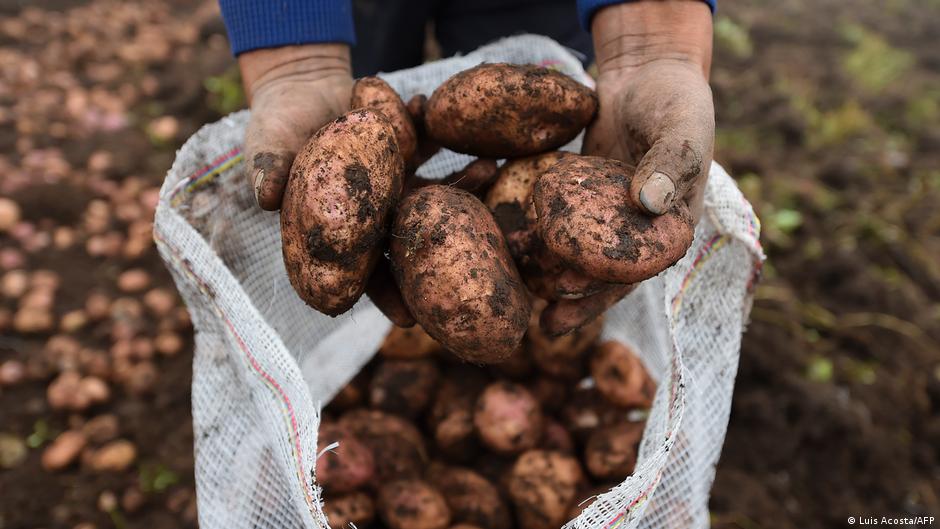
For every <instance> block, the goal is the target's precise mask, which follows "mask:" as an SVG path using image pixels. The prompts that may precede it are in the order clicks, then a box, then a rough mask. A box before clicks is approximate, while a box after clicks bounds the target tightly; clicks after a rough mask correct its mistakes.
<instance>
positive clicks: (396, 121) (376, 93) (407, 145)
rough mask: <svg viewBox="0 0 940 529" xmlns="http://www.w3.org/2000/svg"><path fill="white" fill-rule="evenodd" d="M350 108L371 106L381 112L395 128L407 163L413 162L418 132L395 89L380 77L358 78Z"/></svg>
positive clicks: (400, 148)
mask: <svg viewBox="0 0 940 529" xmlns="http://www.w3.org/2000/svg"><path fill="white" fill-rule="evenodd" d="M350 108H353V109H356V108H370V109H372V110H376V111H378V112H381V113H382V115H384V116H385V117H386V119H388V121H389V123H391V124H392V128H393V129H395V139H396V141H398V149H399V150H400V151H401V157H402V159H403V160H405V163H411V161H412V159H413V158H414V156H415V151H416V150H417V148H418V133H417V131H416V130H415V125H414V123H413V122H412V120H411V114H410V113H409V112H408V108H407V107H406V106H405V102H404V101H402V100H401V97H399V95H398V93H397V92H395V89H394V88H392V87H391V86H389V85H388V83H386V82H385V81H383V80H382V79H379V78H378V77H363V78H362V79H358V80H356V84H354V85H353V89H352V101H351V105H350Z"/></svg>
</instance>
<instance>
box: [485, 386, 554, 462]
mask: <svg viewBox="0 0 940 529" xmlns="http://www.w3.org/2000/svg"><path fill="white" fill-rule="evenodd" d="M543 422H544V417H543V416H542V409H541V407H539V403H538V401H537V400H535V397H533V396H532V394H531V393H529V390H527V389H526V388H525V387H523V386H520V385H518V384H513V383H511V382H506V381H501V382H494V383H493V384H490V385H489V386H487V388H486V389H485V390H483V393H482V394H480V398H479V399H477V404H476V408H475V409H474V413H473V424H474V426H476V429H477V434H478V435H479V436H480V440H481V441H482V442H483V444H484V445H486V446H487V447H488V448H489V449H490V450H493V451H495V452H499V453H503V454H512V453H517V452H521V451H523V450H527V449H529V448H532V447H534V446H535V444H536V443H538V441H539V438H540V437H541V436H542V426H543Z"/></svg>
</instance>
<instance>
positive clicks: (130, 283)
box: [117, 268, 150, 294]
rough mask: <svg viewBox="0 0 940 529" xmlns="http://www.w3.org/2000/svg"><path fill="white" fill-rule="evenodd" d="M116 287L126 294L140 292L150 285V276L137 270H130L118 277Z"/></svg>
mask: <svg viewBox="0 0 940 529" xmlns="http://www.w3.org/2000/svg"><path fill="white" fill-rule="evenodd" d="M117 285H118V288H119V289H121V291H122V292H127V293H128V294H132V293H135V292H140V291H142V290H144V289H145V288H147V287H148V286H149V285H150V274H148V273H147V272H146V271H144V270H141V269H139V268H135V269H131V270H128V271H126V272H124V273H122V274H121V275H120V276H118V280H117Z"/></svg>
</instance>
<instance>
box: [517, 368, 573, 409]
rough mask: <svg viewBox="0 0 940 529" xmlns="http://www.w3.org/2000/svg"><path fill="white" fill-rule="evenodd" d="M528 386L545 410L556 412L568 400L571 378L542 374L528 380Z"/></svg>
mask: <svg viewBox="0 0 940 529" xmlns="http://www.w3.org/2000/svg"><path fill="white" fill-rule="evenodd" d="M526 387H527V388H528V389H529V391H530V392H531V393H532V395H533V396H535V400H537V401H539V404H541V405H542V409H543V410H545V411H547V412H551V413H554V412H556V411H558V410H559V409H561V407H562V406H564V405H565V403H566V402H568V395H569V394H570V390H571V380H565V379H561V378H554V377H550V376H545V375H542V376H537V377H533V378H530V379H528V380H526Z"/></svg>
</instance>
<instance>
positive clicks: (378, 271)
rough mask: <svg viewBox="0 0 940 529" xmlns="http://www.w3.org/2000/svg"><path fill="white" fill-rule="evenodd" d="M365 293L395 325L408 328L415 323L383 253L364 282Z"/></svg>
mask: <svg viewBox="0 0 940 529" xmlns="http://www.w3.org/2000/svg"><path fill="white" fill-rule="evenodd" d="M366 295H367V296H369V299H371V300H372V303H374V304H375V306H376V307H378V309H379V310H380V311H382V314H385V317H386V318H388V319H389V320H391V322H392V323H394V324H395V326H396V327H404V328H408V327H412V326H413V325H414V324H415V317H414V316H412V315H411V311H410V310H408V307H407V306H405V300H404V299H402V297H401V292H400V291H399V290H398V285H397V284H396V283H395V277H394V276H392V264H391V263H390V262H389V260H388V259H386V258H385V256H383V255H380V256H379V258H378V262H376V264H375V269H374V270H373V271H372V275H371V276H370V277H369V282H368V283H366Z"/></svg>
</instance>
